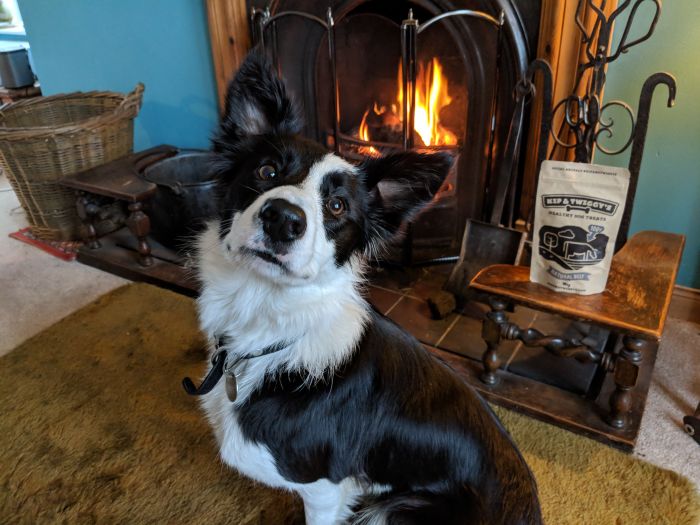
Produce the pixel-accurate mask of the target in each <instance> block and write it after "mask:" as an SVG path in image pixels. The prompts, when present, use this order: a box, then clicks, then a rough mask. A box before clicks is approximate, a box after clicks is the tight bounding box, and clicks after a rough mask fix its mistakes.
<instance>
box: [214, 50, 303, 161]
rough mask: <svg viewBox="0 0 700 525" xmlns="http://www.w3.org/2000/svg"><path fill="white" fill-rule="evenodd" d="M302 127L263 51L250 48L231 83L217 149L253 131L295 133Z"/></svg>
mask: <svg viewBox="0 0 700 525" xmlns="http://www.w3.org/2000/svg"><path fill="white" fill-rule="evenodd" d="M301 128H302V122H301V118H300V117H299V111H298V110H297V108H296V106H295V104H294V103H293V101H292V100H291V98H290V97H289V95H288V94H287V89H286V88H285V85H284V82H282V80H281V79H280V78H279V77H278V76H277V74H276V72H275V71H274V69H273V68H272V66H271V64H270V62H269V61H268V59H267V58H266V57H265V56H264V55H263V54H261V53H260V52H257V51H251V52H250V53H249V54H248V56H247V57H246V59H245V60H244V61H243V64H242V65H241V67H240V69H239V70H238V73H236V76H235V77H234V79H233V80H232V81H231V84H230V85H229V87H228V91H227V93H226V104H225V108H224V113H223V115H222V116H221V123H220V126H219V132H218V134H217V136H216V137H215V139H214V146H215V149H216V148H217V146H219V147H221V146H223V145H232V144H235V143H236V142H238V141H240V140H242V139H244V138H245V137H248V136H251V135H262V134H265V133H276V134H292V133H299V132H300V131H301Z"/></svg>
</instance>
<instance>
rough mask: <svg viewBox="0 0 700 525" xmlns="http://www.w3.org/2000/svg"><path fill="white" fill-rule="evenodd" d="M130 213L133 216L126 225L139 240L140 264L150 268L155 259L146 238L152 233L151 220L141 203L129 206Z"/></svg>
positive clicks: (133, 203)
mask: <svg viewBox="0 0 700 525" xmlns="http://www.w3.org/2000/svg"><path fill="white" fill-rule="evenodd" d="M129 211H130V212H131V214H130V215H129V217H128V218H127V219H126V224H127V226H128V227H129V230H131V233H132V234H133V235H134V237H136V239H137V240H138V250H139V264H141V266H150V265H152V264H153V257H151V246H150V244H148V239H147V238H146V236H147V235H148V233H149V232H150V231H151V220H150V219H149V218H148V215H146V214H145V213H144V212H143V203H141V202H132V203H131V204H129Z"/></svg>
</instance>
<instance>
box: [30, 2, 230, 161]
mask: <svg viewBox="0 0 700 525" xmlns="http://www.w3.org/2000/svg"><path fill="white" fill-rule="evenodd" d="M19 8H20V11H21V12H22V17H23V19H24V25H25V30H26V33H27V37H26V40H28V41H29V44H30V46H31V53H32V57H33V61H34V66H35V70H36V74H37V75H38V77H39V81H40V82H41V87H42V90H43V92H44V94H46V95H51V94H55V93H64V92H70V91H89V90H92V89H98V90H111V91H120V92H127V91H131V90H132V89H133V88H134V86H135V85H136V83H137V82H143V83H144V84H145V86H146V91H145V93H144V99H143V107H142V109H141V113H140V115H139V117H138V118H137V120H136V127H135V132H134V135H135V136H134V139H135V148H136V149H143V148H145V147H148V146H152V145H155V144H161V143H169V144H173V145H176V146H183V147H207V146H208V139H209V135H210V134H211V132H212V129H213V127H214V124H215V122H216V119H217V107H216V105H217V100H216V85H215V80H214V72H213V66H212V60H211V53H210V48H209V37H208V30H207V21H206V9H205V7H204V2H203V1H201V0H119V1H116V0H109V1H104V0H98V1H95V0H20V1H19Z"/></svg>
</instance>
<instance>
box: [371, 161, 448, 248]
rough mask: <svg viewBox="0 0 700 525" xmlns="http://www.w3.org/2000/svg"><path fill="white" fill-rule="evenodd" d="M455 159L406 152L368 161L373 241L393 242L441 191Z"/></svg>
mask: <svg viewBox="0 0 700 525" xmlns="http://www.w3.org/2000/svg"><path fill="white" fill-rule="evenodd" d="M452 160H453V159H452V156H451V155H449V154H448V153H433V154H426V153H417V152H414V151H405V152H401V153H393V154H389V155H387V156H385V157H380V158H376V159H369V160H367V161H365V162H364V164H363V165H362V170H363V171H364V174H365V184H366V187H367V189H368V190H369V192H370V200H369V219H370V221H371V226H372V227H371V228H370V231H371V233H370V237H373V239H372V240H376V241H384V240H388V239H390V238H391V237H393V236H394V235H396V233H397V232H398V230H399V227H400V226H401V224H402V223H403V222H404V221H407V220H411V219H412V218H413V217H415V216H416V215H417V214H418V212H420V210H421V209H423V207H424V206H425V205H426V204H428V203H429V202H430V201H431V200H432V199H433V197H434V196H435V193H437V191H438V189H440V186H441V185H442V183H443V182H444V181H445V178H446V177H447V174H448V173H449V171H450V167H451V166H452Z"/></svg>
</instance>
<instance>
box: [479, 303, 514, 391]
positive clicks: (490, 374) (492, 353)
mask: <svg viewBox="0 0 700 525" xmlns="http://www.w3.org/2000/svg"><path fill="white" fill-rule="evenodd" d="M489 305H490V306H491V311H490V312H489V313H487V314H486V318H485V319H484V321H483V323H482V325H481V337H482V338H483V339H484V341H486V352H484V355H483V356H482V357H481V362H482V363H483V365H484V372H483V373H482V374H481V380H482V381H483V382H484V383H486V384H487V385H495V384H496V383H498V376H497V375H496V370H498V367H499V366H501V360H500V359H499V358H498V354H497V350H498V345H499V344H500V342H501V325H502V324H503V323H505V322H507V321H508V316H507V315H506V313H505V311H504V310H505V309H506V308H507V307H508V303H507V301H505V300H503V299H500V298H498V297H492V298H490V299H489Z"/></svg>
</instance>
